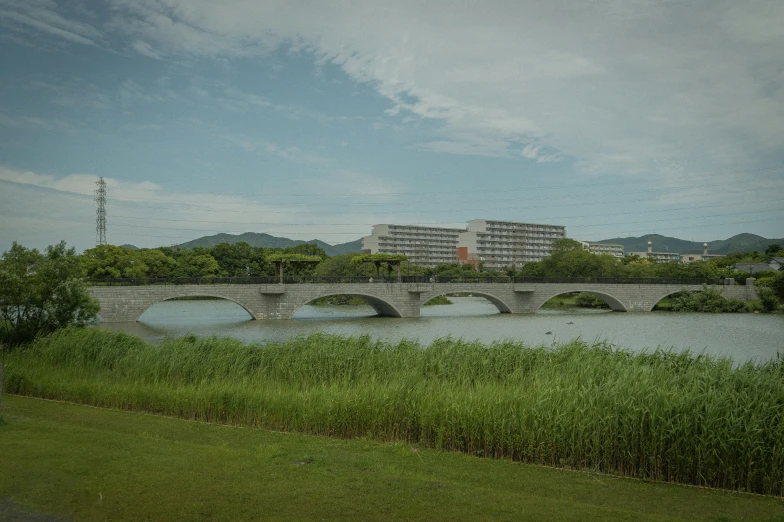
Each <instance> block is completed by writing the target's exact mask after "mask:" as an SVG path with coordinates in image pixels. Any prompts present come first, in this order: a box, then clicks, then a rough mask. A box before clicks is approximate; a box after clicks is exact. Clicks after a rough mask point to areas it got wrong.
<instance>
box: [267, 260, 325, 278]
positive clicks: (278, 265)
mask: <svg viewBox="0 0 784 522" xmlns="http://www.w3.org/2000/svg"><path fill="white" fill-rule="evenodd" d="M321 261H322V259H321V257H319V256H307V255H304V254H270V255H268V256H267V262H269V263H274V264H275V271H276V272H278V273H279V274H280V284H283V280H284V279H283V271H284V267H285V266H286V265H291V264H314V265H316V264H319V263H321Z"/></svg>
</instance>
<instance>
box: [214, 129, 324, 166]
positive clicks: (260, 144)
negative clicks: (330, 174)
mask: <svg viewBox="0 0 784 522" xmlns="http://www.w3.org/2000/svg"><path fill="white" fill-rule="evenodd" d="M218 137H219V138H220V139H222V140H224V141H226V142H228V143H232V144H234V145H236V146H238V147H240V148H242V149H243V150H246V151H248V152H252V153H256V154H268V155H274V156H279V157H281V158H284V159H286V160H289V161H291V162H294V163H303V164H309V165H324V164H327V163H329V162H330V159H329V158H327V157H325V156H321V155H318V154H314V153H312V152H307V151H304V150H302V149H301V148H299V147H294V146H289V147H285V146H281V145H278V144H276V143H273V142H271V141H268V140H264V139H258V138H252V137H249V136H244V135H240V134H221V135H219V136H218Z"/></svg>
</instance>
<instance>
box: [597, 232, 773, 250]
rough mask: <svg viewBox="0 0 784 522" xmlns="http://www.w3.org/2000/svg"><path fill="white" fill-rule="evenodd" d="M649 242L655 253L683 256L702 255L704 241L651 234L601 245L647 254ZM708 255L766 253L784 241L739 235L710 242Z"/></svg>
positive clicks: (606, 240) (610, 241) (614, 239)
mask: <svg viewBox="0 0 784 522" xmlns="http://www.w3.org/2000/svg"><path fill="white" fill-rule="evenodd" d="M648 241H651V242H652V243H653V251H654V252H679V253H681V254H701V253H702V244H703V243H704V241H686V240H684V239H678V238H676V237H668V236H662V235H659V234H649V235H645V236H640V237H616V238H613V239H603V240H601V241H599V243H615V244H618V245H623V250H624V252H645V251H646V250H647V249H648ZM707 243H708V253H710V254H730V253H732V252H751V251H754V250H757V251H759V252H764V251H765V249H766V248H768V245H770V244H772V243H778V244H779V245H784V239H767V238H764V237H762V236H758V235H756V234H738V235H737V236H732V237H731V238H729V239H719V240H715V241H708V242H707Z"/></svg>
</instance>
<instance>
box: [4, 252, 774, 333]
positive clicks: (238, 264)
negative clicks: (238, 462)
mask: <svg viewBox="0 0 784 522" xmlns="http://www.w3.org/2000/svg"><path fill="white" fill-rule="evenodd" d="M771 257H784V250H782V249H781V247H780V246H779V245H771V246H770V247H769V248H768V249H767V250H766V252H764V253H760V252H747V253H737V254H729V255H727V256H725V257H722V258H715V259H711V260H708V261H697V262H694V263H689V264H680V263H652V262H650V261H649V260H647V259H641V258H638V257H635V256H627V257H625V258H622V259H618V258H615V257H612V256H609V255H606V254H599V255H597V254H592V253H590V252H587V251H585V250H583V248H582V245H581V244H580V243H579V242H577V241H574V240H571V239H562V240H559V241H556V242H555V243H554V247H553V252H552V255H551V256H549V257H547V258H545V259H543V260H542V261H538V262H533V263H527V264H525V265H524V266H523V267H522V268H520V269H516V268H515V267H508V268H506V269H504V270H503V271H494V270H486V269H485V267H484V266H483V264H482V263H479V264H478V266H474V265H471V264H457V263H452V264H445V265H438V266H435V267H430V268H424V267H421V266H417V265H414V264H411V263H410V262H409V261H408V260H406V259H403V257H401V256H385V258H388V259H386V261H384V260H382V259H381V258H380V257H378V256H375V257H374V256H372V255H371V256H368V255H367V254H361V253H358V252H357V253H348V254H341V255H337V256H332V257H330V256H327V254H326V253H325V252H324V250H323V249H322V248H320V247H319V246H317V245H314V244H301V245H297V246H295V247H289V248H285V249H279V248H261V247H254V246H251V245H249V244H248V243H243V242H240V243H236V244H228V243H221V244H219V245H216V246H213V247H208V248H203V247H197V248H192V249H185V248H175V247H161V248H153V249H142V250H134V249H130V248H124V247H118V246H114V245H101V246H97V247H95V248H91V249H88V250H86V251H85V252H84V253H83V254H81V255H78V254H77V253H76V252H75V251H74V249H73V248H67V247H66V244H65V242H60V243H59V244H58V245H53V246H49V247H47V248H46V250H45V251H43V252H39V251H38V250H36V249H27V248H25V247H24V246H22V245H19V244H17V243H14V244H13V246H12V248H11V249H10V250H8V251H7V252H5V253H3V255H2V257H0V345H3V344H5V345H18V344H22V343H25V342H29V341H30V340H32V339H33V338H34V337H35V336H36V335H40V334H46V333H49V332H52V331H54V330H56V329H58V328H61V327H63V326H66V325H68V324H87V323H89V322H90V321H92V320H94V319H95V317H96V314H97V312H98V305H97V303H96V302H95V301H94V300H92V299H91V298H90V297H89V295H88V294H87V291H86V287H85V278H87V279H109V278H169V277H255V276H270V277H272V276H276V275H277V273H276V264H277V267H279V266H280V264H279V263H280V262H281V260H282V259H307V260H309V261H315V260H316V258H318V259H320V262H318V263H316V262H308V263H290V264H288V265H287V266H286V274H287V275H295V276H296V275H312V276H323V277H356V276H361V277H368V278H372V277H380V276H386V277H391V276H392V266H393V265H394V267H395V269H397V265H398V264H399V266H400V272H401V274H402V275H408V276H410V275H419V276H427V277H432V278H434V279H438V278H444V279H451V278H462V279H475V280H479V281H506V280H508V278H509V277H510V276H513V277H514V276H533V277H615V278H698V279H706V280H709V279H722V278H728V277H732V278H735V279H737V280H743V279H745V278H746V276H747V274H746V273H745V272H739V271H737V270H735V269H734V265H735V264H736V263H741V262H743V263H748V262H756V263H759V262H766V261H768V260H769V259H770V258H771ZM382 266H385V267H386V274H384V273H382V272H381V267H382ZM755 276H756V277H757V285H758V295H759V296H760V300H761V301H762V303H763V306H764V308H765V309H767V310H774V309H776V308H777V307H778V306H779V302H780V301H784V272H777V271H773V270H770V271H766V272H760V273H755Z"/></svg>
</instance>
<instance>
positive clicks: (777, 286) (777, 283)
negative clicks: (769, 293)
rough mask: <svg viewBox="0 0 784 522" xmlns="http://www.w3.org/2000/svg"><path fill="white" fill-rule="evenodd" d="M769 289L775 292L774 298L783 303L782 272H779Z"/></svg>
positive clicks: (783, 273) (783, 279) (783, 274)
mask: <svg viewBox="0 0 784 522" xmlns="http://www.w3.org/2000/svg"><path fill="white" fill-rule="evenodd" d="M770 288H771V289H773V292H775V294H776V297H778V298H779V299H781V300H782V301H784V272H779V273H778V274H777V275H776V277H774V278H773V280H772V281H771V282H770Z"/></svg>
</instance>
